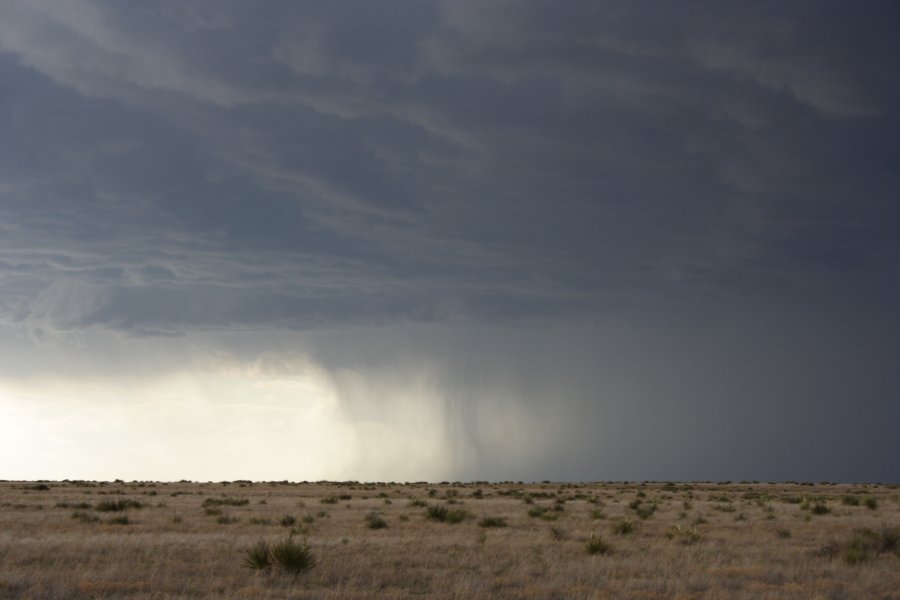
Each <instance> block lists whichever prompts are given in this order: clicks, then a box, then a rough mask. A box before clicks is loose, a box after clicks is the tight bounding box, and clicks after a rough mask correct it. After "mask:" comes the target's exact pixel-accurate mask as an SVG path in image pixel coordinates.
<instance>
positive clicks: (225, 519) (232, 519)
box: [216, 515, 240, 525]
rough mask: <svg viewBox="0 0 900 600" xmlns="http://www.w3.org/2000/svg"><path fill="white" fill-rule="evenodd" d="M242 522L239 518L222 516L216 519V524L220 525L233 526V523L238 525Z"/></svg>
mask: <svg viewBox="0 0 900 600" xmlns="http://www.w3.org/2000/svg"><path fill="white" fill-rule="evenodd" d="M238 521H240V519H238V518H237V517H230V516H228V515H220V516H219V518H218V519H216V523H218V524H219V525H231V524H232V523H237V522H238Z"/></svg>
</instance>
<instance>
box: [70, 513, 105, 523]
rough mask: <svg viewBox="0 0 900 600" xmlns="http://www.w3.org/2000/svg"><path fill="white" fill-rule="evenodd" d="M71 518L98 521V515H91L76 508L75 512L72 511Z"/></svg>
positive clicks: (83, 521) (82, 520)
mask: <svg viewBox="0 0 900 600" xmlns="http://www.w3.org/2000/svg"><path fill="white" fill-rule="evenodd" d="M72 518H73V519H78V520H79V521H81V522H82V523H97V522H98V521H100V517H98V516H97V515H92V514H90V513H86V512H82V511H80V510H76V511H75V512H73V513H72Z"/></svg>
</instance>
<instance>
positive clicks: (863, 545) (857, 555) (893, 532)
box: [821, 527, 900, 565]
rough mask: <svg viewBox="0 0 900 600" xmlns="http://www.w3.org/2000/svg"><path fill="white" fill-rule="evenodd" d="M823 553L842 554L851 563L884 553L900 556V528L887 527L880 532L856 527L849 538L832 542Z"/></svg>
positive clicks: (860, 561) (855, 563)
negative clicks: (844, 540)
mask: <svg viewBox="0 0 900 600" xmlns="http://www.w3.org/2000/svg"><path fill="white" fill-rule="evenodd" d="M821 553H822V554H824V555H826V556H829V557H834V556H836V555H840V556H841V558H843V559H844V562H846V563H847V564H849V565H857V564H859V563H862V562H865V561H867V560H869V559H870V558H872V557H873V556H875V555H877V554H884V553H893V554H894V555H895V556H897V557H898V558H900V528H898V527H885V528H883V529H882V530H881V531H879V532H875V531H872V530H871V529H868V528H866V529H856V530H854V531H853V535H852V537H851V538H850V539H849V540H847V541H846V542H831V543H829V544H827V545H826V546H825V547H824V548H823V549H822V552H821Z"/></svg>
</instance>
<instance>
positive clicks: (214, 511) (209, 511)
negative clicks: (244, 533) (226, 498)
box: [203, 508, 222, 517]
mask: <svg viewBox="0 0 900 600" xmlns="http://www.w3.org/2000/svg"><path fill="white" fill-rule="evenodd" d="M203 512H204V513H206V515H207V516H209V517H218V516H219V515H221V514H222V509H221V508H204V509H203Z"/></svg>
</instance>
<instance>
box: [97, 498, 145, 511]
mask: <svg viewBox="0 0 900 600" xmlns="http://www.w3.org/2000/svg"><path fill="white" fill-rule="evenodd" d="M143 506H144V505H143V504H141V503H140V502H138V501H137V500H101V501H100V502H98V503H97V506H95V507H94V510H99V511H100V512H121V511H123V510H125V509H126V508H141V507H143Z"/></svg>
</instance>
